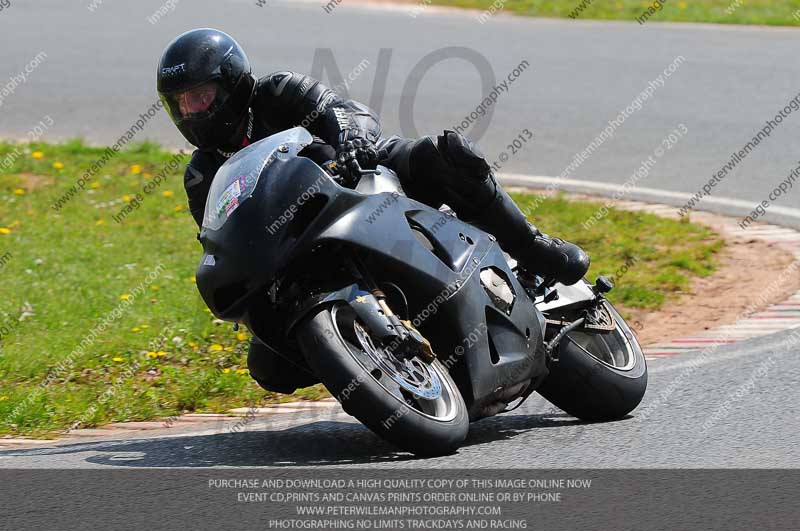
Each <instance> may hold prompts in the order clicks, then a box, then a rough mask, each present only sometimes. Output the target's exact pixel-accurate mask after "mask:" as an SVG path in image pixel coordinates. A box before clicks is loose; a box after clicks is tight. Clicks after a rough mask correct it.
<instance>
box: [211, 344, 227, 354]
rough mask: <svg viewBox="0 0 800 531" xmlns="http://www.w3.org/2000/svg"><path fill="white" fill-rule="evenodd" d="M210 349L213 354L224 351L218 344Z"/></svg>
mask: <svg viewBox="0 0 800 531" xmlns="http://www.w3.org/2000/svg"><path fill="white" fill-rule="evenodd" d="M210 349H211V351H212V352H219V351H220V350H223V349H224V347H223V346H222V345H220V344H218V343H214V344H213V345H211V347H210Z"/></svg>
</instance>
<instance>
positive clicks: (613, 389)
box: [537, 301, 647, 421]
mask: <svg viewBox="0 0 800 531" xmlns="http://www.w3.org/2000/svg"><path fill="white" fill-rule="evenodd" d="M604 304H605V305H606V309H607V310H608V311H609V313H610V314H611V315H612V316H613V318H614V320H615V321H616V327H615V329H614V330H613V331H611V332H609V333H606V334H599V333H586V332H581V331H573V332H570V333H568V334H567V336H566V337H565V338H564V339H563V340H562V341H561V343H560V344H559V346H558V351H557V353H558V361H556V362H553V363H552V364H551V366H550V374H549V375H548V377H547V379H546V380H545V381H544V383H543V384H542V385H541V386H540V387H539V388H538V389H537V392H539V393H540V394H541V395H542V396H543V397H545V398H546V399H547V400H549V401H550V402H552V403H553V405H555V406H557V407H558V408H560V409H562V410H564V411H565V412H567V413H569V414H570V415H572V416H574V417H577V418H579V419H582V420H589V421H600V420H614V419H619V418H622V417H624V416H625V415H627V414H628V413H630V412H631V411H633V410H634V409H636V406H638V405H639V403H640V402H641V401H642V397H643V396H644V392H645V389H646V388H647V363H646V362H645V359H644V353H643V352H642V349H641V347H640V346H639V342H638V341H636V338H635V337H634V335H633V332H632V331H631V329H630V327H629V326H628V324H627V323H626V322H625V320H624V319H623V318H622V317H621V316H620V315H619V313H618V312H617V311H616V310H615V309H614V307H613V306H612V305H611V303H609V302H607V301H606V302H605V303H604Z"/></svg>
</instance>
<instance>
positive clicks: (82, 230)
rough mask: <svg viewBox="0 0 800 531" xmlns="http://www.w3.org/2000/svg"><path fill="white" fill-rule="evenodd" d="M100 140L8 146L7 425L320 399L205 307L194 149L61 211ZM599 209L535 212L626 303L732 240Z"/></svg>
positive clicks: (4, 231) (0, 327)
mask: <svg viewBox="0 0 800 531" xmlns="http://www.w3.org/2000/svg"><path fill="white" fill-rule="evenodd" d="M104 151H105V150H104V149H101V148H94V147H88V146H86V145H84V144H82V143H81V142H80V141H72V142H68V143H65V144H59V145H50V144H31V145H16V144H9V143H0V170H2V171H0V280H1V282H0V436H2V435H28V436H52V435H55V434H57V433H58V432H59V431H61V430H64V429H66V428H69V427H71V426H75V425H80V426H83V427H87V426H96V425H99V424H103V423H108V422H114V421H124V420H146V419H152V418H156V417H168V416H171V415H176V414H180V413H183V412H189V411H191V412H214V411H217V412H218V411H226V410H228V409H230V408H232V407H241V406H243V405H246V404H259V403H265V402H278V401H286V400H296V399H298V398H299V399H314V398H319V397H321V396H324V395H325V391H324V389H322V388H320V387H314V388H310V389H307V390H304V391H302V392H301V393H299V394H297V395H293V396H291V397H288V396H285V395H277V394H270V393H265V392H264V391H263V390H261V389H260V388H259V387H258V386H257V385H256V384H255V383H254V382H253V381H252V380H251V379H250V377H249V375H248V373H247V368H246V356H247V345H248V340H249V336H248V334H247V333H246V332H238V333H237V332H234V331H233V330H232V329H231V326H230V325H229V324H227V323H222V322H220V321H215V320H214V318H213V316H211V315H210V313H209V312H208V310H206V309H205V307H204V305H203V302H202V300H201V299H200V296H199V294H198V293H197V290H196V289H195V286H194V284H193V282H194V278H193V275H194V271H195V267H196V262H197V259H198V257H199V246H198V244H197V242H196V240H195V234H196V232H197V230H196V227H195V225H194V222H193V221H192V219H191V216H190V215H189V213H188V211H187V209H186V207H185V196H184V193H183V189H182V177H181V175H182V168H180V167H179V166H180V165H181V164H183V163H185V162H186V159H187V158H188V157H181V158H179V159H175V157H174V155H173V154H170V153H167V152H165V151H162V150H161V149H160V148H159V147H158V146H155V145H153V144H141V145H138V146H135V147H133V148H131V149H129V150H126V151H122V152H120V153H119V154H116V155H115V156H113V157H111V158H110V159H109V160H107V161H106V163H105V164H104V165H103V167H102V168H101V169H100V170H99V171H98V172H97V174H96V177H94V178H92V179H89V180H87V181H86V183H85V186H84V188H83V189H80V188H79V189H78V191H77V192H76V193H75V194H74V195H73V196H71V197H70V199H69V200H68V201H66V203H65V204H63V206H62V207H61V208H60V209H58V210H56V209H55V208H53V206H52V205H53V204H54V203H55V202H56V201H57V199H58V198H60V197H62V196H63V194H64V193H65V192H67V191H68V190H70V189H71V188H72V186H73V185H74V184H75V182H76V181H77V180H78V178H79V177H80V176H81V175H83V174H84V172H85V171H86V170H87V169H88V168H91V167H92V165H93V163H95V161H97V160H98V159H101V158H102V157H103V153H104ZM165 167H166V168H167V171H164V168H165ZM172 167H174V169H170V168H172ZM157 183H158V184H157ZM144 190H149V192H145V191H144ZM137 194H139V197H137ZM517 199H518V200H519V201H520V203H521V204H522V206H523V208H525V207H526V205H528V206H529V205H530V202H531V201H533V198H532V197H531V196H526V195H517ZM126 207H127V208H128V209H129V210H130V213H129V214H128V215H127V217H125V218H124V220H123V221H122V222H121V223H117V222H116V221H115V220H114V216H115V215H118V214H119V213H120V212H121V211H123V210H124V209H125V208H126ZM596 209H597V205H596V204H592V203H576V202H567V201H566V200H564V199H563V198H554V199H551V200H548V201H546V202H545V203H544V204H542V205H540V206H539V207H538V208H537V209H536V216H535V218H536V222H537V223H538V224H539V225H540V226H541V227H543V228H545V229H547V230H548V231H550V232H551V233H553V234H558V235H562V236H564V237H565V238H572V239H574V240H575V241H577V242H579V243H581V244H583V245H584V246H585V247H586V248H587V249H589V250H590V251H591V253H592V256H593V264H594V265H593V269H592V274H600V273H606V274H610V275H616V276H617V277H618V278H617V280H618V282H619V284H620V287H619V289H618V290H616V291H615V292H614V296H615V300H616V301H617V302H620V303H622V304H623V305H624V306H626V307H630V308H634V307H640V308H657V307H659V306H660V305H661V304H663V303H664V301H665V300H667V299H668V298H669V296H670V294H672V293H675V292H679V291H681V290H684V289H685V288H686V287H687V286H688V283H689V282H690V280H691V278H692V277H693V276H695V275H708V274H710V273H711V272H712V271H713V269H714V252H715V251H716V250H717V249H719V247H720V245H721V242H720V241H719V239H718V238H717V237H716V235H714V234H713V233H711V232H710V231H709V230H707V229H705V228H704V227H700V226H697V225H693V224H689V223H679V222H676V221H669V220H664V219H661V218H657V217H655V216H652V215H648V214H641V213H630V212H620V211H616V210H613V209H612V210H610V211H609V214H608V215H607V216H606V217H605V218H604V219H603V220H601V221H600V222H598V223H597V224H596V225H595V226H593V227H592V229H591V230H589V231H583V230H582V229H581V228H580V226H581V223H582V222H583V221H584V220H585V219H587V218H588V217H589V216H591V215H592V214H593V213H594V212H595V211H596ZM626 263H628V264H630V267H628V268H626V271H625V272H624V274H622V275H621V274H620V266H621V265H623V264H626Z"/></svg>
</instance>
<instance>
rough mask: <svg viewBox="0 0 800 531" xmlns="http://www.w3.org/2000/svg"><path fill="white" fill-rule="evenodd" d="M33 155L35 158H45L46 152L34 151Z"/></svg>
mask: <svg viewBox="0 0 800 531" xmlns="http://www.w3.org/2000/svg"><path fill="white" fill-rule="evenodd" d="M31 157H33V158H35V159H43V158H44V153H42V152H41V151H34V152H33V153H31Z"/></svg>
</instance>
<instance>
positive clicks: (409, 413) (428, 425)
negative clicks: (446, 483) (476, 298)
mask: <svg viewBox="0 0 800 531" xmlns="http://www.w3.org/2000/svg"><path fill="white" fill-rule="evenodd" d="M296 337H297V341H298V344H299V346H300V349H301V350H302V351H303V354H304V355H305V357H306V359H307V360H308V364H309V365H310V366H311V368H312V369H313V370H314V372H315V373H316V374H317V376H318V377H319V378H320V379H321V380H322V383H324V384H325V387H327V388H328V390H329V391H330V392H331V393H332V394H333V395H334V396H335V397H336V399H337V400H338V401H339V402H340V403H341V404H342V407H343V408H344V410H345V411H346V412H347V413H348V414H350V415H352V416H354V417H355V418H357V419H358V420H359V421H361V423H363V424H364V425H365V426H367V427H368V428H369V429H371V430H372V431H373V432H375V433H376V434H378V435H379V436H381V437H383V438H384V439H386V440H388V441H389V442H391V443H393V444H395V445H397V446H398V447H400V448H402V449H405V450H408V451H410V452H413V453H414V454H418V455H425V456H435V455H446V454H450V453H452V452H454V451H455V450H456V449H457V448H458V447H459V445H460V444H461V443H462V442H463V441H464V439H465V438H466V436H467V430H468V428H469V417H468V415H467V407H466V405H465V404H464V399H463V398H462V397H461V393H460V392H459V391H458V388H457V387H456V385H455V383H454V382H453V380H452V378H451V377H450V375H449V374H448V372H447V370H446V369H445V368H444V366H443V365H442V364H441V363H439V362H438V361H434V362H433V363H430V364H429V363H426V362H424V361H422V360H421V359H419V358H418V357H416V358H413V359H411V360H406V361H400V360H398V359H397V358H395V357H394V355H393V354H392V353H391V352H389V351H388V349H387V348H386V347H384V346H383V345H381V344H380V343H379V342H378V341H377V340H373V338H372V337H371V336H370V334H369V332H368V331H367V329H366V328H365V327H364V326H363V325H362V324H361V323H360V322H359V321H358V319H357V318H356V316H355V313H354V312H353V311H352V310H351V309H350V307H349V306H347V305H344V304H337V305H334V306H333V307H331V308H325V309H322V310H320V311H319V312H318V313H316V314H315V315H314V316H312V317H310V318H308V319H306V320H305V321H303V322H302V323H300V324H299V325H298V329H297V334H296Z"/></svg>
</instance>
